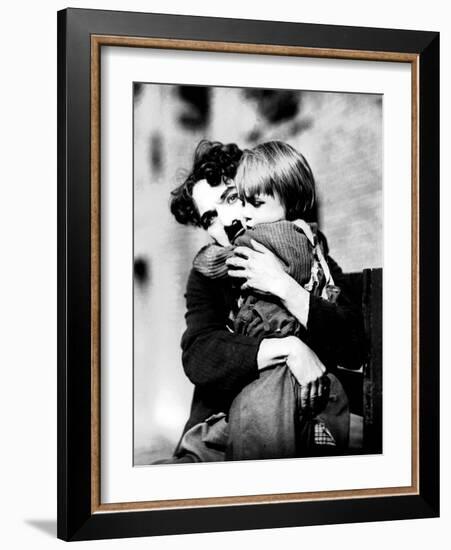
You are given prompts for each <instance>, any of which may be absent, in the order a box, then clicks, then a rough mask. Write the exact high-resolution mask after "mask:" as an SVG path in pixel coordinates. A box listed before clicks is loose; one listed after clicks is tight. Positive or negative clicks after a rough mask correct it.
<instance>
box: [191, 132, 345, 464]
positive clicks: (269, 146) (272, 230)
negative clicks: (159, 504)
mask: <svg viewBox="0 0 451 550" xmlns="http://www.w3.org/2000/svg"><path fill="white" fill-rule="evenodd" d="M235 181H236V185H237V187H238V190H239V193H240V195H241V196H242V197H243V200H244V203H245V217H246V225H247V229H246V230H245V231H244V232H242V233H241V234H240V235H238V237H236V238H235V241H234V246H231V247H227V248H223V247H220V246H219V245H208V246H207V247H205V248H204V249H202V250H201V251H200V252H199V253H198V255H197V256H196V258H195V260H194V264H193V265H194V268H195V269H196V270H198V271H199V272H200V273H202V274H203V275H205V276H207V277H212V278H217V277H226V276H227V272H228V269H229V268H230V267H231V266H232V265H233V260H230V259H228V258H231V257H232V255H233V250H234V248H235V246H248V247H250V246H251V243H252V240H255V241H257V242H259V243H260V244H262V245H264V246H265V247H266V248H268V249H269V250H271V251H272V252H273V253H274V254H275V255H276V256H277V257H278V258H279V259H280V260H281V262H282V264H283V267H284V269H285V270H286V271H287V272H288V273H289V275H291V276H292V277H293V278H294V279H295V280H296V281H297V282H298V283H299V284H300V285H302V286H303V287H304V288H306V289H307V290H308V291H310V292H312V293H314V294H316V295H320V296H322V297H323V298H325V299H328V300H329V301H335V300H336V298H337V296H338V293H339V289H338V288H337V287H335V286H334V284H333V280H332V278H331V275H330V271H329V268H328V266H327V263H326V261H325V258H324V253H323V250H322V243H321V242H320V241H319V239H318V235H317V230H316V226H315V225H313V224H307V223H306V222H305V221H304V220H303V219H302V216H303V215H304V214H305V213H306V212H308V210H310V209H311V208H312V207H313V205H314V202H315V192H314V179H313V174H312V172H311V169H310V167H309V165H308V163H307V161H306V160H305V158H304V157H303V156H302V155H301V154H300V153H298V152H297V151H296V150H295V149H293V148H292V147H291V146H290V145H288V144H286V143H283V142H276V141H272V142H268V143H264V144H261V145H259V146H257V147H255V148H254V149H253V150H251V151H245V152H244V153H243V157H242V159H241V163H240V166H239V168H238V171H237V174H236V178H235ZM231 328H232V330H233V331H234V332H236V333H238V334H245V335H248V336H252V337H256V338H258V337H275V336H277V337H283V336H288V335H294V336H297V337H299V338H300V339H301V340H302V339H303V338H304V336H305V329H304V327H303V326H302V325H301V323H300V322H299V321H298V320H297V319H295V318H294V317H293V316H292V315H291V314H290V313H289V312H288V311H287V310H286V309H285V308H284V307H283V306H282V305H281V304H280V302H279V301H278V300H277V299H276V298H274V297H271V296H266V295H261V294H260V295H259V294H257V293H255V292H253V291H245V292H243V293H241V296H240V298H239V300H238V301H237V305H236V308H235V311H234V312H231ZM327 378H328V380H329V381H330V382H331V394H333V395H334V396H335V397H336V395H337V394H343V395H344V393H343V392H342V388H341V386H340V384H339V382H338V380H337V379H336V378H335V377H334V376H333V375H332V374H328V375H327ZM335 401H336V400H335ZM325 405H326V403H324V404H323V407H324V406H325ZM299 409H300V386H299V384H298V383H297V382H296V380H295V379H294V377H293V375H292V374H291V371H289V369H288V367H286V366H285V365H282V366H279V367H275V368H271V369H268V370H266V371H261V372H260V376H259V378H258V379H257V380H255V381H254V382H252V383H251V384H249V385H248V386H247V387H246V388H245V389H244V390H243V391H242V393H241V394H240V396H239V398H238V399H236V400H235V403H234V405H233V406H232V409H231V410H230V412H229V420H230V421H231V422H230V430H232V432H233V433H228V436H229V445H228V449H227V456H228V458H229V459H232V460H238V459H248V458H278V457H283V456H287V457H288V456H301V455H302V454H307V455H311V454H315V452H319V448H320V447H321V451H323V450H324V446H326V447H327V448H328V450H331V449H332V450H333V448H334V447H335V448H336V450H338V448H340V447H345V446H346V443H347V437H348V425H347V422H348V420H349V418H348V416H347V415H348V411H347V403H346V402H345V400H341V401H340V403H337V402H335V405H334V406H333V407H332V409H333V410H332V409H331V407H329V405H328V407H326V410H325V411H324V412H323V414H322V415H321V414H320V415H317V416H314V412H313V411H308V410H306V409H305V408H304V409H302V410H301V411H300V410H299ZM328 409H329V410H328ZM299 412H300V413H301V414H299ZM337 413H338V414H337ZM293 415H295V417H296V418H295V423H294V424H293V418H292V416H293ZM213 424H214V422H213V423H212V425H213ZM326 424H327V426H329V427H331V430H332V431H333V432H334V433H333V434H332V433H331V430H329V428H328V427H327V426H326ZM285 426H286V428H285ZM293 426H294V429H293ZM271 427H272V428H274V429H272V430H271ZM217 428H218V426H216V427H215V429H217ZM220 433H221V437H223V436H224V433H225V432H221V431H220ZM243 433H246V437H243V436H242V434H243ZM268 433H269V437H268ZM237 436H239V437H237ZM237 441H239V443H238V444H237V443H236V442H237ZM329 454H330V453H329Z"/></svg>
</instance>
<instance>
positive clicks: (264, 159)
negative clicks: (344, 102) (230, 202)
mask: <svg viewBox="0 0 451 550" xmlns="http://www.w3.org/2000/svg"><path fill="white" fill-rule="evenodd" d="M235 182H236V186H237V188H238V191H239V193H240V195H241V196H244V197H248V198H250V197H253V196H255V195H260V194H263V195H270V196H271V197H274V196H277V197H278V198H279V200H280V201H281V203H282V205H283V206H284V208H285V214H286V218H287V220H295V219H297V218H300V217H302V215H303V214H305V213H306V212H308V211H309V210H311V209H312V208H313V206H314V204H315V180H314V178H313V173H312V170H311V168H310V166H309V164H308V162H307V160H306V159H305V157H304V156H303V155H301V153H299V152H298V151H296V149H294V148H293V147H291V145H288V143H284V142H283V141H268V142H266V143H262V144H260V145H257V146H256V147H254V148H253V149H250V150H245V151H244V153H243V156H242V158H241V162H240V165H239V167H238V170H237V173H236V177H235Z"/></svg>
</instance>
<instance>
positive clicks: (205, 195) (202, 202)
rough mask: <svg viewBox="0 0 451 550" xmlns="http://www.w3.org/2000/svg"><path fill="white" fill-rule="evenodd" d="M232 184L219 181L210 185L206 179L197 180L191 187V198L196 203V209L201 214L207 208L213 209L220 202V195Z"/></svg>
mask: <svg viewBox="0 0 451 550" xmlns="http://www.w3.org/2000/svg"><path fill="white" fill-rule="evenodd" d="M230 187H232V188H233V187H234V185H230V184H229V185H226V184H225V183H220V184H219V185H216V186H215V187H213V186H211V185H210V184H209V183H208V181H207V180H205V179H204V180H199V181H198V182H197V183H195V184H194V187H193V200H194V202H195V203H196V207H197V210H198V211H199V214H200V215H201V216H202V214H204V213H205V212H208V211H209V210H214V209H215V208H216V206H217V205H218V204H219V203H220V200H221V197H222V195H223V194H224V192H225V191H226V190H227V189H229V188H230Z"/></svg>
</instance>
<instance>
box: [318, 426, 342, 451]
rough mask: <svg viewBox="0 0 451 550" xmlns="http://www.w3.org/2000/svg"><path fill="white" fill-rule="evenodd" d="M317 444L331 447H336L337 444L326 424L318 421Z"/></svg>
mask: <svg viewBox="0 0 451 550" xmlns="http://www.w3.org/2000/svg"><path fill="white" fill-rule="evenodd" d="M315 444H316V445H331V446H332V447H336V446H337V444H336V442H335V439H334V437H333V435H332V434H331V433H330V431H329V430H328V429H327V428H326V425H325V424H324V422H320V421H317V422H316V423H315Z"/></svg>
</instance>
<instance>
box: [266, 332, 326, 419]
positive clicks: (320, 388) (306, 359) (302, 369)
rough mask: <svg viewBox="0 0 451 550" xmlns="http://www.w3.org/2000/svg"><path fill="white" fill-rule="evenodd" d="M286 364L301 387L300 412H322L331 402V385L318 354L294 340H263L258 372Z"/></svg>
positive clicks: (288, 337)
mask: <svg viewBox="0 0 451 550" xmlns="http://www.w3.org/2000/svg"><path fill="white" fill-rule="evenodd" d="M283 364H286V365H287V367H288V368H289V369H290V371H291V372H292V373H293V376H294V377H295V378H296V380H297V382H298V383H299V385H300V386H301V390H300V391H301V409H304V410H306V409H309V410H311V411H313V412H319V411H320V410H322V409H323V408H324V405H325V403H326V402H327V399H328V398H329V386H330V382H329V378H328V377H327V376H325V372H326V368H325V367H324V365H323V364H322V363H321V361H320V360H319V358H318V356H317V355H316V353H314V352H313V351H312V350H311V349H310V348H309V347H308V346H307V345H306V344H304V342H302V341H301V340H299V338H296V337H295V336H287V337H285V338H265V339H264V340H262V342H261V344H260V347H259V350H258V354H257V366H258V368H259V369H260V370H261V369H264V368H268V367H273V366H276V365H283Z"/></svg>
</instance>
